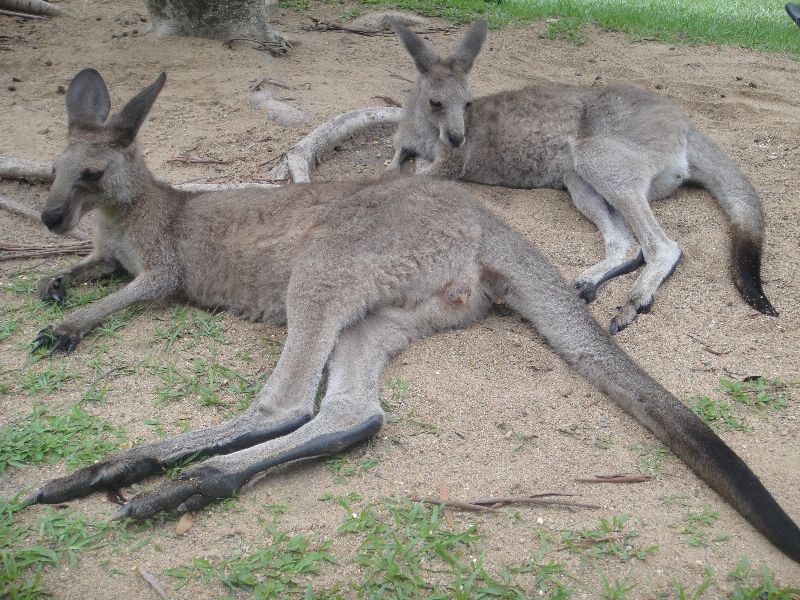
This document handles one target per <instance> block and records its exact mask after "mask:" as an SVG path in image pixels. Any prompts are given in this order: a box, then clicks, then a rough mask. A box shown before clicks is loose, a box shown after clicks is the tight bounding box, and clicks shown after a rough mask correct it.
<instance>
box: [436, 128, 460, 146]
mask: <svg viewBox="0 0 800 600" xmlns="http://www.w3.org/2000/svg"><path fill="white" fill-rule="evenodd" d="M439 139H440V140H441V141H442V142H444V143H445V144H447V145H448V146H451V147H453V148H460V147H461V146H463V145H464V140H465V139H466V134H465V132H464V130H463V129H461V131H457V130H456V131H454V130H453V129H451V128H449V127H443V126H440V128H439Z"/></svg>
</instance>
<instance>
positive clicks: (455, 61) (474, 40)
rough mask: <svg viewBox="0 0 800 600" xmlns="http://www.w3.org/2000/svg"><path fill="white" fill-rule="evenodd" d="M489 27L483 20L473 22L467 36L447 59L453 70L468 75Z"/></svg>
mask: <svg viewBox="0 0 800 600" xmlns="http://www.w3.org/2000/svg"><path fill="white" fill-rule="evenodd" d="M488 29H489V25H488V24H487V23H486V21H485V20H484V19H480V20H479V21H475V22H474V23H473V24H472V25H470V27H469V29H468V30H467V34H466V35H465V36H464V39H463V40H461V43H460V44H459V45H458V47H457V48H456V49H455V50H453V53H452V54H451V55H450V56H448V57H447V60H448V61H449V62H450V63H451V64H452V65H453V68H454V69H457V70H458V71H460V72H461V73H462V74H463V75H466V74H468V73H469V72H470V71H471V70H472V64H473V63H474V62H475V58H476V57H477V56H478V54H480V52H481V48H483V43H484V42H485V41H486V33H487V31H488Z"/></svg>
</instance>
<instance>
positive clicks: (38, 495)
mask: <svg viewBox="0 0 800 600" xmlns="http://www.w3.org/2000/svg"><path fill="white" fill-rule="evenodd" d="M41 499H42V490H36V491H35V492H34V493H33V494H31V495H30V496H28V497H27V498H25V500H23V501H22V502H23V503H24V504H25V506H30V505H31V504H39V501H40V500H41Z"/></svg>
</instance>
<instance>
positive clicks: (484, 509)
mask: <svg viewBox="0 0 800 600" xmlns="http://www.w3.org/2000/svg"><path fill="white" fill-rule="evenodd" d="M411 501H412V502H424V503H425V504H438V505H439V506H442V507H447V506H449V507H451V508H460V509H461V510H474V511H476V512H491V513H496V512H500V511H499V510H496V509H494V508H489V507H488V506H478V505H476V504H470V503H469V502H459V501H458V500H442V499H441V498H411Z"/></svg>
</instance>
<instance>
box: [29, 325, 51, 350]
mask: <svg viewBox="0 0 800 600" xmlns="http://www.w3.org/2000/svg"><path fill="white" fill-rule="evenodd" d="M56 341H57V340H56V336H54V335H53V328H52V327H45V328H44V329H42V330H41V331H40V332H39V333H38V334H37V335H36V337H35V338H34V340H33V342H31V343H32V344H33V349H32V350H31V354H35V353H36V351H37V350H39V349H41V348H49V347H50V345H51V344H53V343H54V342H56Z"/></svg>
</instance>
